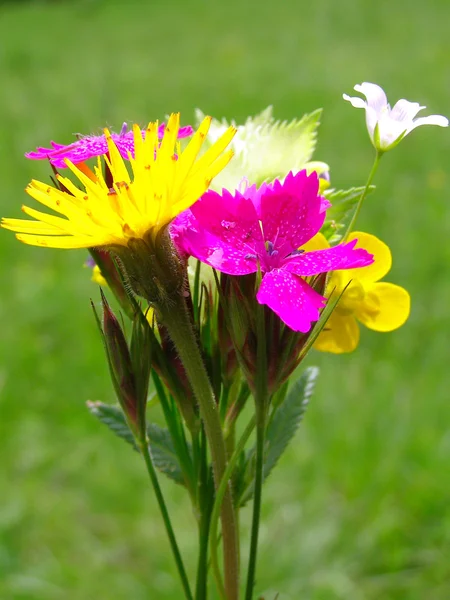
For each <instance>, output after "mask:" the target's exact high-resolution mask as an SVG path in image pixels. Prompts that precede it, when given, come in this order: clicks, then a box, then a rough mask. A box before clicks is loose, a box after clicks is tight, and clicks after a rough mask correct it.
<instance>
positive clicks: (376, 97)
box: [355, 81, 388, 113]
mask: <svg viewBox="0 0 450 600" xmlns="http://www.w3.org/2000/svg"><path fill="white" fill-rule="evenodd" d="M355 90H356V91H357V92H360V93H361V94H364V96H365V97H366V98H367V104H368V105H369V106H370V107H371V108H373V109H374V110H375V111H376V112H377V113H379V112H380V111H381V110H382V109H383V108H384V107H385V106H387V105H388V101H387V98H386V94H385V93H384V91H383V88H381V87H380V86H379V85H376V83H368V82H367V81H365V82H364V83H361V85H355Z"/></svg>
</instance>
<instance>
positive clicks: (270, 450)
mask: <svg viewBox="0 0 450 600" xmlns="http://www.w3.org/2000/svg"><path fill="white" fill-rule="evenodd" d="M318 374H319V369H318V368H317V367H309V368H307V369H305V371H304V372H303V373H302V375H301V376H300V377H299V379H297V381H296V382H295V383H294V384H293V385H292V386H291V387H290V389H289V391H288V393H287V395H286V398H285V399H284V401H283V402H282V403H281V404H280V406H279V407H278V408H277V409H276V410H275V412H274V413H273V416H272V418H271V419H270V421H269V424H268V426H267V431H266V445H265V460H264V479H266V478H267V477H268V475H269V474H270V472H271V471H272V469H273V468H274V467H275V465H276V464H277V462H278V460H279V459H280V457H281V455H282V454H283V452H284V451H285V450H286V448H287V446H288V444H289V442H290V441H291V440H292V438H293V437H294V434H295V432H296V431H297V429H298V426H299V425H300V422H301V420H302V417H303V415H304V413H305V410H306V407H307V406H308V403H309V400H310V398H311V396H312V394H313V391H314V386H315V383H316V379H317V376H318ZM255 455H256V448H255V447H253V448H252V449H251V450H250V451H249V452H248V453H247V456H246V461H245V469H246V477H245V482H246V486H245V488H244V490H243V491H242V494H241V495H240V505H241V506H243V505H244V504H245V503H246V502H248V501H249V500H250V499H251V497H252V496H253V489H254V467H255V465H254V462H255Z"/></svg>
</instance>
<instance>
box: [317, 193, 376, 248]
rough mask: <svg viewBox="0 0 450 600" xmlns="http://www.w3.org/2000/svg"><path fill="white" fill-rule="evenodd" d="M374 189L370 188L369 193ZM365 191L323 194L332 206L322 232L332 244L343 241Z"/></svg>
mask: <svg viewBox="0 0 450 600" xmlns="http://www.w3.org/2000/svg"><path fill="white" fill-rule="evenodd" d="M374 189H375V186H374V185H371V186H369V188H368V190H367V193H368V194H370V193H371V192H373V191H374ZM364 190H365V186H362V187H354V188H350V189H348V190H335V189H329V190H326V191H325V192H324V193H323V196H324V197H325V198H326V199H327V200H328V201H329V202H331V206H330V208H328V209H327V216H326V219H325V223H324V224H323V227H322V229H321V230H320V232H321V233H323V235H324V236H325V237H326V238H327V240H328V241H329V242H330V244H336V243H337V242H339V241H340V240H341V239H342V236H343V234H344V232H345V228H346V226H347V225H348V224H349V223H350V221H351V218H352V216H353V213H354V211H355V210H356V206H357V204H358V200H359V198H360V197H361V194H362V193H363V192H364Z"/></svg>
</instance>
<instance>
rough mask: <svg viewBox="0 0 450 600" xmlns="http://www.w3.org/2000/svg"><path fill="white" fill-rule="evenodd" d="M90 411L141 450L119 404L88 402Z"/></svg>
mask: <svg viewBox="0 0 450 600" xmlns="http://www.w3.org/2000/svg"><path fill="white" fill-rule="evenodd" d="M87 407H88V410H89V412H90V413H91V414H92V415H94V417H97V419H98V420H99V421H100V422H101V423H103V424H104V425H106V426H107V427H108V428H109V429H110V430H111V431H112V432H113V433H115V434H116V435H117V436H118V437H120V438H122V439H123V440H125V441H126V442H128V443H129V444H130V445H131V446H132V447H133V448H134V449H135V450H136V451H139V449H138V447H137V445H136V442H135V440H134V436H133V434H132V432H131V429H130V428H129V427H128V423H127V420H126V418H125V415H124V414H123V411H122V409H121V408H120V407H119V406H114V405H111V404H104V403H103V402H87Z"/></svg>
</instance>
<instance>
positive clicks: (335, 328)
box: [313, 311, 359, 354]
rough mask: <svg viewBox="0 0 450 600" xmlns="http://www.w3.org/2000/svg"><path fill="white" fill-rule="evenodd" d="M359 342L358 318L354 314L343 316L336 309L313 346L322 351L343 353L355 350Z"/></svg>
mask: <svg viewBox="0 0 450 600" xmlns="http://www.w3.org/2000/svg"><path fill="white" fill-rule="evenodd" d="M358 343H359V327H358V323H357V322H356V319H355V318H354V317H353V316H352V315H348V316H343V315H340V314H339V313H337V312H336V311H334V312H332V313H331V317H330V318H329V319H328V321H327V323H326V325H325V327H324V329H323V330H322V331H321V333H320V335H319V337H318V338H317V340H316V342H315V343H314V346H313V347H314V348H315V349H316V350H320V351H321V352H332V353H333V354H343V353H344V352H353V350H354V349H355V348H356V347H357V345H358Z"/></svg>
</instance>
